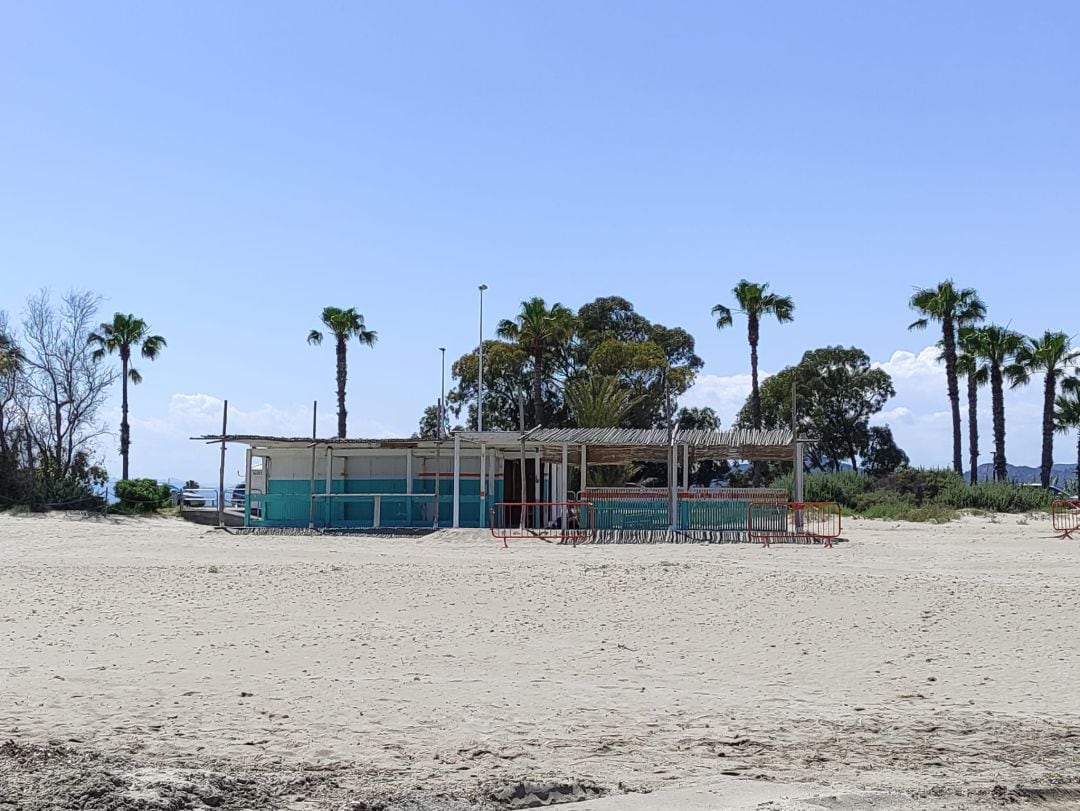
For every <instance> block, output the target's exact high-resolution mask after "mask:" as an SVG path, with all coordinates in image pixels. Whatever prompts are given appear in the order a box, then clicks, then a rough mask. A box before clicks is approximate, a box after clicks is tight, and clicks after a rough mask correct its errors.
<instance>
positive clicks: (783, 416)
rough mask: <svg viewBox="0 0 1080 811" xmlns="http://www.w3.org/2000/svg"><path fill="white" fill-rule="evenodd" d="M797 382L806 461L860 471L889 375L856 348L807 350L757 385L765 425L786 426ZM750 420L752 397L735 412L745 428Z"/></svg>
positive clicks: (814, 465) (887, 393)
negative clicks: (809, 439)
mask: <svg viewBox="0 0 1080 811" xmlns="http://www.w3.org/2000/svg"><path fill="white" fill-rule="evenodd" d="M792 384H794V385H795V386H796V390H797V403H796V405H797V410H796V415H795V416H796V421H797V427H798V430H799V432H800V433H803V434H807V435H809V436H813V437H815V438H816V440H817V441H816V442H815V444H814V445H812V446H810V447H809V448H808V449H807V462H808V464H809V465H810V466H811V467H812V468H816V469H818V470H834V471H835V470H840V467H841V464H842V463H843V462H845V461H846V462H848V463H849V464H850V465H851V467H852V469H854V470H858V469H859V459H860V458H862V459H865V458H866V456H867V454H868V453H869V451H870V441H871V432H870V418H871V417H872V416H874V415H875V414H877V413H878V412H880V411H881V409H882V408H884V406H885V403H886V402H888V400H889V398H890V397H893V396H894V395H895V394H896V391H895V390H894V389H893V385H892V379H891V378H890V377H889V375H888V373H887V372H885V371H884V370H882V369H875V368H873V367H872V366H871V365H870V356H869V355H867V354H866V353H865V352H864V351H863V350H861V349H857V348H855V347H850V348H847V347H842V346H828V347H823V348H821V349H813V350H810V351H808V352H806V353H805V354H804V355H803V356H802V359H801V360H800V361H799V363H798V364H797V365H795V366H789V367H787V368H785V369H782V370H781V371H780V372H778V373H777V374H775V375H773V376H772V377H770V378H768V379H767V380H766V381H765V382H764V383H762V385H761V399H760V403H761V406H760V407H761V421H762V427H764V428H787V427H790V426H791V387H792ZM752 420H753V399H752V395H751V397H750V398H747V401H746V404H745V405H744V406H743V407H742V409H741V410H740V411H739V415H738V418H737V422H738V424H739V425H740V426H742V427H744V428H749V427H751V424H752Z"/></svg>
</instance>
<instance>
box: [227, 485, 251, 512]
mask: <svg viewBox="0 0 1080 811" xmlns="http://www.w3.org/2000/svg"><path fill="white" fill-rule="evenodd" d="M246 494H247V485H246V484H244V483H243V482H241V483H240V484H238V485H236V486H235V487H234V488H233V489H232V496H230V497H229V505H230V506H232V507H243V506H244V496H245V495H246Z"/></svg>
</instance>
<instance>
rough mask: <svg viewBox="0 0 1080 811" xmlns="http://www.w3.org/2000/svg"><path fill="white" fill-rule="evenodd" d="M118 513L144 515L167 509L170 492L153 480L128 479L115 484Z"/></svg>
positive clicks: (167, 488)
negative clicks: (163, 508)
mask: <svg viewBox="0 0 1080 811" xmlns="http://www.w3.org/2000/svg"><path fill="white" fill-rule="evenodd" d="M116 497H117V498H118V499H119V501H120V503H119V504H118V505H117V509H118V511H119V512H130V513H146V512H154V511H156V510H160V509H161V508H162V507H167V506H168V505H169V504H170V503H171V501H172V490H171V489H170V488H169V485H167V484H158V483H157V482H156V481H154V480H153V479H128V480H127V481H122V482H117V483H116Z"/></svg>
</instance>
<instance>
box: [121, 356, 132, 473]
mask: <svg viewBox="0 0 1080 811" xmlns="http://www.w3.org/2000/svg"><path fill="white" fill-rule="evenodd" d="M128 363H129V360H128V357H127V353H126V352H123V351H121V353H120V371H121V374H122V377H121V382H120V391H121V394H120V460H121V466H122V469H123V472H122V474H121V476H120V478H121V479H123V480H124V481H127V480H128V452H129V450H130V447H131V433H130V431H131V426H129V425H128Z"/></svg>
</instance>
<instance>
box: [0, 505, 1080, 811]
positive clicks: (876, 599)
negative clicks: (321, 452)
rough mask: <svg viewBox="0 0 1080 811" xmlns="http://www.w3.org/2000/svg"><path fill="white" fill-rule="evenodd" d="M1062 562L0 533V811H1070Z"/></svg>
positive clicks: (1006, 534)
mask: <svg viewBox="0 0 1080 811" xmlns="http://www.w3.org/2000/svg"><path fill="white" fill-rule="evenodd" d="M1050 534H1051V533H1050V528H1049V525H1048V523H1047V522H1046V521H1045V520H1037V519H1031V520H1030V522H1029V521H1027V520H1025V519H1017V518H1016V517H1002V518H1000V519H997V520H990V519H986V518H969V519H965V520H963V521H961V522H956V523H953V524H948V525H945V526H927V525H898V524H888V523H880V522H869V521H850V522H848V523H847V532H846V533H845V535H846V537H847V538H848V539H849V542H847V543H842V544H838V545H837V547H836V548H835V549H832V550H824V549H821V548H817V547H774V548H773V549H771V550H763V549H761V548H759V547H757V546H750V545H722V546H704V545H662V546H639V545H634V546H596V547H589V546H585V547H579V548H577V549H571V548H565V547H558V546H555V545H550V544H547V543H543V542H535V541H533V542H517V543H515V542H511V548H510V549H508V550H504V549H501V548H499V547H498V545H497V544H495V543H494V542H492V541H491V540H490V539H488V538H486V537H484V535H483V534H482V533H481V534H478V533H475V532H461V533H454V532H442V533H439V534H437V535H433V536H429V537H426V538H420V539H417V538H411V539H388V538H359V537H355V538H354V537H328V538H304V537H273V536H256V537H239V536H231V535H226V534H222V533H219V532H217V531H214V530H206V529H204V528H201V527H195V526H191V525H187V524H183V523H180V522H177V521H171V520H165V519H161V520H133V519H124V520H71V519H66V518H63V517H48V518H13V517H0V595H2V597H0V743H2V742H3V741H9V742H8V743H6V744H3V745H0V809H6V808H9V807H14V808H27V809H36V808H52V807H86V808H111V809H118V808H132V809H134V808H204V807H217V808H295V809H322V808H327V809H374V808H387V809H392V808H402V809H404V808H417V809H418V808H432V809H435V808H441V809H467V808H476V807H485V808H487V807H491V808H512V807H523V806H524V805H525V804H526V803H527V802H528V801H530V800H531V799H532V798H533V795H534V794H535V796H536V798H539V799H540V800H542V801H544V802H547V801H548V800H549V799H554V800H562V799H571V798H573V799H588V800H590V803H587V804H584V805H582V806H579V807H590V806H591V807H595V808H596V809H597V811H600V809H618V808H625V809H645V808H649V809H655V808H686V809H694V808H700V809H705V808H741V807H746V808H755V807H760V808H769V809H784V808H787V809H802V808H863V807H874V808H927V807H935V808H982V807H987V806H993V805H995V804H998V803H1004V802H1010V801H1020V802H1022V803H1037V804H1041V805H1043V806H1044V807H1048V806H1050V805H1057V806H1060V807H1071V806H1070V805H1069V804H1070V803H1071V802H1075V801H1076V796H1077V795H1075V794H1074V793H1073V789H1075V787H1076V785H1077V784H1078V783H1080V689H1078V687H1077V679H1078V677H1080V649H1078V645H1077V643H1078V640H1080V618H1078V606H1077V594H1078V591H1077V583H1080V543H1077V542H1069V541H1059V540H1054V539H1052V538H1050ZM50 741H51V742H52V743H51V744H50V743H49V742H50ZM524 783H529V785H520V784H524ZM533 784H535V785H533ZM556 784H558V785H556ZM87 786H90V787H91V788H90V789H87V788H86V787H87ZM1036 789H1037V790H1038V791H1036ZM80 792H81V793H80ZM549 794H550V797H549ZM69 795H70V797H71V798H74V799H71V801H70V802H71V803H72V805H70V806H65V805H56V806H53V805H49V804H48V803H49V802H51V801H52V800H51V799H50V797H52V798H55V797H68V796H69ZM600 795H603V796H604V798H603V799H592V798H595V797H597V796H600ZM5 802H6V803H7V804H6V805H5ZM79 802H81V803H83V805H82V806H79V805H78V804H77V803H79ZM94 803H98V804H96V805H95V804H94ZM108 803H112V804H111V805H110V804H108Z"/></svg>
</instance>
